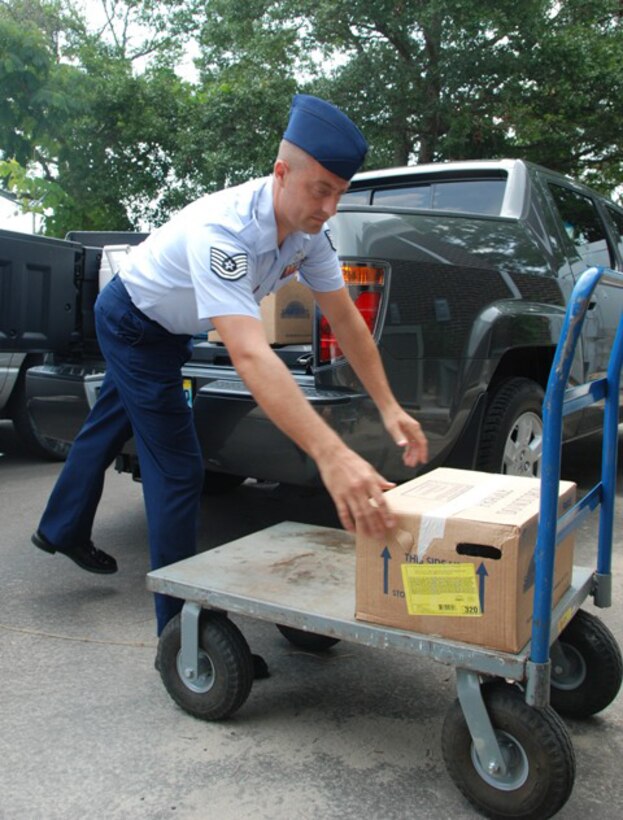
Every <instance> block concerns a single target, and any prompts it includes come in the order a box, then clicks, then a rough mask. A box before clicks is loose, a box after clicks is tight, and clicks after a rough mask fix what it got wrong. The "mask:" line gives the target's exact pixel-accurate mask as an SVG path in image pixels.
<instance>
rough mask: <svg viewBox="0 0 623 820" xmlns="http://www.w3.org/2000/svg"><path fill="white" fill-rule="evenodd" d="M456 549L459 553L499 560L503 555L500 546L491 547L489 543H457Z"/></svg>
mask: <svg viewBox="0 0 623 820" xmlns="http://www.w3.org/2000/svg"><path fill="white" fill-rule="evenodd" d="M456 551H457V552H458V554H459V555H471V556H473V557H474V558H493V560H494V561H499V560H500V558H501V557H502V550H501V549H500V548H499V547H489V546H487V544H457V545H456Z"/></svg>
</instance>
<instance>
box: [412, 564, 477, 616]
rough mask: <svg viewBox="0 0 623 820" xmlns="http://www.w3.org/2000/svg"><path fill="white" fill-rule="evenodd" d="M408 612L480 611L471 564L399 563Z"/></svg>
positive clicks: (473, 612) (425, 613)
mask: <svg viewBox="0 0 623 820" xmlns="http://www.w3.org/2000/svg"><path fill="white" fill-rule="evenodd" d="M401 569H402V583H403V586H404V591H405V598H406V600H407V609H408V611H409V615H453V616H455V617H456V616H457V615H459V616H461V617H467V618H469V617H477V616H480V615H482V612H481V609H480V599H479V597H478V584H477V582H476V569H475V567H474V565H473V564H402V566H401Z"/></svg>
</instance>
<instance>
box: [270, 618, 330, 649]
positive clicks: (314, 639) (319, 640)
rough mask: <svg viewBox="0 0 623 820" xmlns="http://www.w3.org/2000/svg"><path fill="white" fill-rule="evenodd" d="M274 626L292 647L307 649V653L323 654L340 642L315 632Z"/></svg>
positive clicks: (278, 625)
mask: <svg viewBox="0 0 623 820" xmlns="http://www.w3.org/2000/svg"><path fill="white" fill-rule="evenodd" d="M275 626H276V627H277V629H278V630H279V631H280V632H281V634H282V635H283V637H284V638H287V640H289V641H290V643H291V644H292V645H293V646H296V647H298V648H299V649H307V650H308V651H309V652H325V651H326V650H327V649H330V648H331V647H332V646H335V644H336V643H339V642H340V639H339V638H331V637H329V635H319V634H318V633H317V632H305V630H304V629H295V628H294V627H293V626H283V625H282V624H275Z"/></svg>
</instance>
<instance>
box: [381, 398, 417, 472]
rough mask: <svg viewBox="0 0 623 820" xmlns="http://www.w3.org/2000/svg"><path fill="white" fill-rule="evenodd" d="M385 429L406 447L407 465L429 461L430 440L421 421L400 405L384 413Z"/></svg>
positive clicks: (405, 457) (405, 460)
mask: <svg viewBox="0 0 623 820" xmlns="http://www.w3.org/2000/svg"><path fill="white" fill-rule="evenodd" d="M383 424H384V425H385V429H386V430H387V432H388V433H389V434H390V436H391V437H392V438H393V440H394V441H395V442H396V444H397V445H398V446H399V447H404V452H403V454H402V460H403V462H404V463H405V464H406V466H407V467H415V466H417V465H418V464H424V463H425V462H426V461H428V442H427V441H426V436H425V435H424V433H423V432H422V428H421V427H420V423H419V422H418V421H416V420H415V419H414V418H412V417H411V416H410V415H409V414H408V413H406V412H405V411H404V410H403V409H402V408H401V407H400V406H396V407H395V408H393V409H392V410H391V411H388V412H386V413H384V414H383Z"/></svg>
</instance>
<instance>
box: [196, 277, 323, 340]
mask: <svg viewBox="0 0 623 820" xmlns="http://www.w3.org/2000/svg"><path fill="white" fill-rule="evenodd" d="M260 312H261V316H262V324H263V325H264V330H265V331H266V336H267V337H268V343H269V344H271V345H274V344H277V345H286V344H290V345H292V344H311V341H312V328H313V317H314V297H313V296H312V294H311V291H310V290H309V288H307V287H305V285H302V284H301V283H300V282H299V281H297V280H295V279H294V280H293V281H292V282H288V284H287V285H284V286H283V287H282V288H280V289H279V290H278V291H277V292H276V293H269V294H268V296H265V297H264V298H263V299H262V301H261V302H260ZM208 341H210V342H220V336H219V335H218V333H217V332H216V331H215V330H212V331H210V333H209V334H208Z"/></svg>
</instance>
